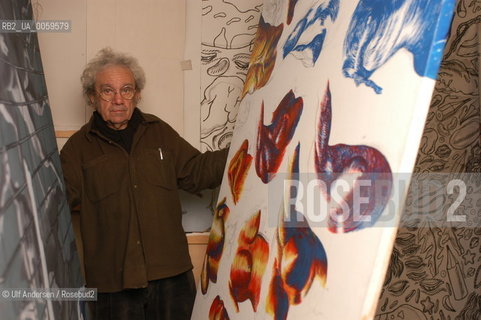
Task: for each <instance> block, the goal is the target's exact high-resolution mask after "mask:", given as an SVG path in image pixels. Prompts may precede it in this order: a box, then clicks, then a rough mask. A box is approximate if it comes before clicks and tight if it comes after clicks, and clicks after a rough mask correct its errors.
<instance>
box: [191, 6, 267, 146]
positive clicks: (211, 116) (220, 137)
mask: <svg viewBox="0 0 481 320" xmlns="http://www.w3.org/2000/svg"><path fill="white" fill-rule="evenodd" d="M261 8H262V1H261V0H202V39H201V42H202V52H201V71H200V73H201V135H200V140H201V149H202V151H208V150H209V151H212V150H219V149H222V148H225V147H226V146H228V145H229V143H230V140H231V137H232V131H233V130H234V123H235V120H236V117H237V110H238V108H239V103H240V100H241V92H242V88H243V87H244V82H245V78H246V75H247V69H248V67H249V59H250V53H251V51H252V41H253V40H254V36H255V34H256V31H257V24H258V22H259V17H260V13H261Z"/></svg>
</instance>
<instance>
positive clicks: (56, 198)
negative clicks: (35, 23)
mask: <svg viewBox="0 0 481 320" xmlns="http://www.w3.org/2000/svg"><path fill="white" fill-rule="evenodd" d="M0 19H2V20H32V8H31V2H30V1H26V0H25V1H8V0H2V1H0ZM0 81H1V82H0V114H1V116H0V289H5V288H27V289H36V288H44V289H48V288H52V289H55V288H79V287H81V286H82V285H83V280H82V278H81V273H80V265H79V261H78V256H77V251H76V248H75V239H74V234H73V230H72V227H71V223H70V212H69V209H68V205H67V202H66V198H65V190H64V186H63V178H62V172H61V168H60V161H59V157H58V150H57V145H56V142H55V135H54V130H53V124H52V117H51V114H50V108H49V102H48V96H47V89H46V86H45V79H44V75H43V70H42V62H41V60H40V52H39V46H38V41H37V35H36V34H35V33H0ZM2 292H3V291H2ZM4 297H5V296H3V297H2V298H0V318H2V319H50V320H51V319H79V318H80V310H79V303H78V302H76V301H59V300H45V299H44V300H41V299H37V300H9V299H6V298H4Z"/></svg>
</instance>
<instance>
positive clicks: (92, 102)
mask: <svg viewBox="0 0 481 320" xmlns="http://www.w3.org/2000/svg"><path fill="white" fill-rule="evenodd" d="M89 102H90V106H91V107H92V108H95V96H94V95H93V94H89Z"/></svg>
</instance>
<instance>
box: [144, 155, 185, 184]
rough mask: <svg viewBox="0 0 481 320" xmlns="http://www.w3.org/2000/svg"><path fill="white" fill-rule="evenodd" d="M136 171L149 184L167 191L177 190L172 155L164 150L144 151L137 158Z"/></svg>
mask: <svg viewBox="0 0 481 320" xmlns="http://www.w3.org/2000/svg"><path fill="white" fill-rule="evenodd" d="M137 170H138V171H139V172H140V175H141V176H142V178H144V179H145V181H146V182H148V183H149V184H153V185H155V186H159V187H162V188H165V189H168V190H174V189H176V188H177V179H176V177H175V166H174V162H173V159H172V155H171V153H170V152H168V151H166V150H161V149H146V150H144V151H143V152H142V153H141V154H140V156H139V159H138V167H137Z"/></svg>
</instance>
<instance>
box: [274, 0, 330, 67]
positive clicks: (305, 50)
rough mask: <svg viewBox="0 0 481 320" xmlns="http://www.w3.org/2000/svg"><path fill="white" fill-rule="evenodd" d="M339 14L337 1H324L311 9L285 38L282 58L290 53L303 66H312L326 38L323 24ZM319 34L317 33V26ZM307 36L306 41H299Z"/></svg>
mask: <svg viewBox="0 0 481 320" xmlns="http://www.w3.org/2000/svg"><path fill="white" fill-rule="evenodd" d="M338 12H339V0H326V1H322V3H321V4H320V5H319V6H318V7H317V8H315V9H314V8H311V9H309V11H308V12H307V13H306V15H305V16H304V17H303V18H302V19H301V20H299V22H298V23H297V25H296V27H295V28H294V31H292V33H291V34H290V35H289V37H288V38H287V40H286V42H285V44H284V47H283V58H285V57H286V56H287V55H288V54H289V53H292V54H293V55H294V56H295V57H296V58H298V59H300V60H301V61H302V62H303V64H304V65H306V66H308V67H312V66H314V64H315V63H316V61H317V58H319V55H320V53H321V50H322V46H323V44H324V39H325V37H326V32H327V31H326V28H325V27H324V23H325V21H326V19H327V18H329V17H330V18H331V20H332V21H335V20H336V18H337V13H338ZM318 25H319V26H321V29H322V30H321V32H319V31H318V30H319V26H318ZM314 29H315V30H316V34H315V35H314V37H310V36H309V33H312V30H314ZM306 35H307V37H306V38H307V40H305V39H301V38H302V37H303V36H306Z"/></svg>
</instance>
